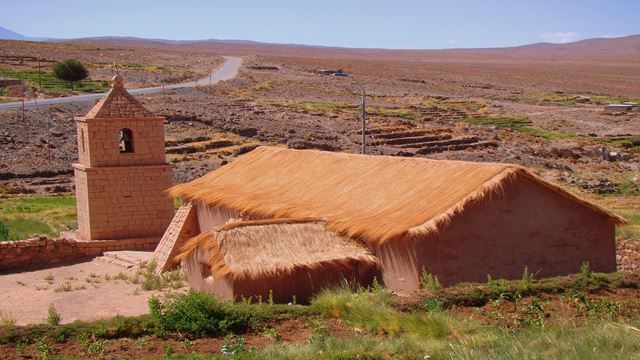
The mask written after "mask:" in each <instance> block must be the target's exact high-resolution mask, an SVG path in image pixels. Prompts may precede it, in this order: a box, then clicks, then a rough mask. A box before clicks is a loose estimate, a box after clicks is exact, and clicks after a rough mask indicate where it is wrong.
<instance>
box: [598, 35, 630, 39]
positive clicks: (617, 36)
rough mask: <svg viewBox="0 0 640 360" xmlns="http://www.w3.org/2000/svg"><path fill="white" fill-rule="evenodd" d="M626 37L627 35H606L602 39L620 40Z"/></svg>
mask: <svg viewBox="0 0 640 360" xmlns="http://www.w3.org/2000/svg"><path fill="white" fill-rule="evenodd" d="M625 36H627V35H626V34H615V35H611V34H604V35H600V37H601V38H605V39H611V38H619V37H625Z"/></svg>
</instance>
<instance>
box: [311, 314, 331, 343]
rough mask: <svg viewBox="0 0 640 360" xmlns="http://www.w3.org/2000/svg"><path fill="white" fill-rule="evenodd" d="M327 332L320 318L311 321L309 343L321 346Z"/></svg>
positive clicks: (324, 341)
mask: <svg viewBox="0 0 640 360" xmlns="http://www.w3.org/2000/svg"><path fill="white" fill-rule="evenodd" d="M327 337H328V336H327V332H326V329H325V326H324V324H323V323H322V322H321V321H320V320H312V321H311V337H309V343H310V344H313V345H315V346H318V347H323V346H324V344H325V343H326V341H327Z"/></svg>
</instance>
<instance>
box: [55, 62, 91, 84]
mask: <svg viewBox="0 0 640 360" xmlns="http://www.w3.org/2000/svg"><path fill="white" fill-rule="evenodd" d="M53 75H54V76H55V77H57V78H58V79H60V80H64V81H68V82H70V83H71V88H73V83H74V82H76V81H80V80H83V79H86V78H87V77H88V76H89V71H87V68H85V67H84V65H82V63H81V62H79V61H78V60H73V59H68V60H63V61H58V62H56V63H55V64H53Z"/></svg>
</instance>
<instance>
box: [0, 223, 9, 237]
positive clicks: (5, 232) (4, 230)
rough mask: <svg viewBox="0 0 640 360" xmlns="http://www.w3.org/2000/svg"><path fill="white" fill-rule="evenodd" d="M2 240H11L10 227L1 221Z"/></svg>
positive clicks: (0, 235) (0, 234)
mask: <svg viewBox="0 0 640 360" xmlns="http://www.w3.org/2000/svg"><path fill="white" fill-rule="evenodd" d="M0 241H9V227H8V226H7V225H6V224H5V223H3V222H2V221H0Z"/></svg>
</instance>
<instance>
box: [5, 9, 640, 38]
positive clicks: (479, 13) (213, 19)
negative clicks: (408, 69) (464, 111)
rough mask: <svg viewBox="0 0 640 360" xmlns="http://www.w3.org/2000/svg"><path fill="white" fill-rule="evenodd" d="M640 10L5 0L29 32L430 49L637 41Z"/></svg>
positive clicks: (8, 19)
mask: <svg viewBox="0 0 640 360" xmlns="http://www.w3.org/2000/svg"><path fill="white" fill-rule="evenodd" d="M639 14H640V0H620V1H615V0H608V1H603V0H597V1H592V0H581V1H575V0H555V1H553V0H537V1H533V0H531V1H525V0H511V1H509V0H502V1H501V0H484V1H482V0H476V1H473V0H439V1H432V0H425V1H418V0H395V1H392V0H389V1H378V0H368V1H365V0H353V1H348V0H343V1H337V0H336V1H334V0H325V1H318V0H314V1H302V0H300V1H293V0H272V1H258V0H254V1H248V0H244V1H243V0H226V1H216V0H211V1H204V0H177V1H165V0H155V1H151V0H146V1H145V0H142V1H138V0H127V1H124V0H101V1H94V0H56V1H53V0H0V26H2V27H5V28H8V29H10V30H13V31H16V32H18V33H21V34H24V35H28V36H39V37H57V38H74V37H87V36H108V35H109V36H137V37H145V38H162V39H174V40H194V39H207V38H214V39H243V40H255V41H264V42H275V43H300V44H310V45H330V46H347V47H381V48H426V49H434V48H457V47H503V46H515V45H522V44H528V43H535V42H541V41H548V42H567V41H575V40H580V39H586V38H592V37H614V36H623V35H633V34H638V33H640V19H639V18H638V16H639Z"/></svg>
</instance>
